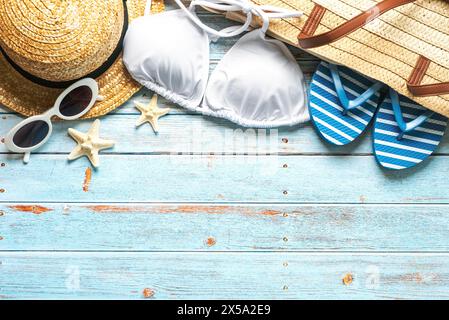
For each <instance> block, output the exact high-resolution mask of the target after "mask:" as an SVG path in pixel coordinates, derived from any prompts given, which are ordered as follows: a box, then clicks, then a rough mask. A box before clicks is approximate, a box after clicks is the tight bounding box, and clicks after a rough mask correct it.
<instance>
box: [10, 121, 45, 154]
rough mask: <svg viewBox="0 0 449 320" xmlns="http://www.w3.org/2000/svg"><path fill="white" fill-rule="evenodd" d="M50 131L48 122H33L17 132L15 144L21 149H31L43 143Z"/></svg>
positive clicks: (14, 139)
mask: <svg viewBox="0 0 449 320" xmlns="http://www.w3.org/2000/svg"><path fill="white" fill-rule="evenodd" d="M49 130H50V127H49V126H48V123H47V122H45V121H42V120H37V121H33V122H30V123H28V124H26V125H24V126H23V127H22V128H20V129H19V130H17V132H16V134H15V135H14V137H13V142H14V144H15V145H16V146H18V147H19V148H31V147H34V146H36V145H38V144H39V143H41V142H42V141H43V140H44V139H45V137H47V135H48V132H49Z"/></svg>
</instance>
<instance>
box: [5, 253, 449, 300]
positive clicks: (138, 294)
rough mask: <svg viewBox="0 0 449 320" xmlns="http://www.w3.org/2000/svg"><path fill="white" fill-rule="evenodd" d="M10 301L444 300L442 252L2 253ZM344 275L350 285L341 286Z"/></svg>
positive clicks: (448, 263) (446, 263)
mask: <svg viewBox="0 0 449 320" xmlns="http://www.w3.org/2000/svg"><path fill="white" fill-rule="evenodd" d="M0 262H1V264H0V283H1V290H0V294H1V295H2V297H3V298H4V299H14V298H19V297H20V298H25V299H26V298H43V299H57V298H77V299H79V298H96V299H114V298H120V299H126V298H129V299H139V298H143V290H144V288H150V289H151V290H152V291H153V292H154V296H153V299H224V298H230V297H232V298H233V299H315V298H324V299H353V298H357V299H424V298H433V299H447V298H448V297H449V293H448V291H447V287H448V285H449V256H448V255H447V254H376V255H367V254H355V253H344V254H313V253H303V254H300V253H276V254H272V253H180V252H163V253H98V252H87V253H80V252H67V253H59V252H43V253H42V252H41V253H27V252H18V253H7V252H6V253H5V252H2V253H0ZM348 274H350V275H351V277H352V280H351V281H350V282H346V284H344V283H343V279H345V277H346V278H347V275H348Z"/></svg>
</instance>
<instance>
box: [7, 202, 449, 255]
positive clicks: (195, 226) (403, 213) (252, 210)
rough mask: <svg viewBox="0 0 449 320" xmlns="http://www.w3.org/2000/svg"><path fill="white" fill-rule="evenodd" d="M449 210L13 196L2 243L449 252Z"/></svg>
mask: <svg viewBox="0 0 449 320" xmlns="http://www.w3.org/2000/svg"><path fill="white" fill-rule="evenodd" d="M447 212H449V206H448V205H428V206H426V207H423V206H422V205H363V206H360V205H288V204H269V205H260V204H256V205H250V204H238V205H233V204H221V205H212V204H194V203H180V204H144V203H142V204H128V203H108V204H98V203H81V204H63V203H37V204H29V203H27V204H17V203H10V204H1V205H0V237H1V238H2V240H1V241H0V250H2V251H17V250H19V251H22V250H25V251H30V250H33V251H39V250H41V251H52V250H58V251H60V250H68V251H79V250H83V251H85V250H89V251H268V250H270V251H272V250H273V251H292V250H300V251H312V250H313V251H359V252H360V251H370V252H372V251H385V250H387V251H395V252H398V251H401V252H416V251H421V252H429V251H430V252H435V251H439V252H447V251H448V250H449V243H448V241H447V236H448V234H449V219H448V217H447ZM429 230H431V232H429Z"/></svg>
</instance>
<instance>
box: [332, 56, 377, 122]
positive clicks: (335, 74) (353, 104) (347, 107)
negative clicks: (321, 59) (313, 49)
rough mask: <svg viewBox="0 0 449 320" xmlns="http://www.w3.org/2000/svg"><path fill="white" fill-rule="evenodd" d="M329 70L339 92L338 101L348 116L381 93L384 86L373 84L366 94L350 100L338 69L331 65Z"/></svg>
mask: <svg viewBox="0 0 449 320" xmlns="http://www.w3.org/2000/svg"><path fill="white" fill-rule="evenodd" d="M329 70H330V71H331V75H332V80H333V81H334V85H335V89H336V91H337V95H338V99H339V100H340V103H341V105H342V107H343V114H344V115H346V114H347V113H348V112H349V111H351V110H353V109H357V108H359V107H360V106H361V105H362V104H364V103H365V102H366V101H368V100H369V99H370V98H371V97H372V96H374V95H375V94H376V93H377V92H379V91H380V90H381V89H382V88H383V87H384V85H383V84H382V83H380V82H377V83H375V84H373V85H372V86H371V87H369V88H368V89H367V90H366V91H365V92H364V93H362V94H361V95H360V96H358V97H357V98H356V99H354V100H349V98H348V95H347V94H346V91H345V88H344V86H343V83H342V81H341V77H340V73H339V71H338V67H337V66H336V65H334V64H329Z"/></svg>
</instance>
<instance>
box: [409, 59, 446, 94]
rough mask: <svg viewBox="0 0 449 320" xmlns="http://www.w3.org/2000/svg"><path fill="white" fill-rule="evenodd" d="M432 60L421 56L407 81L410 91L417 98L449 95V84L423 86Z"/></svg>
mask: <svg viewBox="0 0 449 320" xmlns="http://www.w3.org/2000/svg"><path fill="white" fill-rule="evenodd" d="M430 62H431V61H430V60H429V59H427V58H426V57H423V56H420V57H419V59H418V62H417V63H416V66H415V68H414V69H413V72H412V74H411V76H410V78H409V79H408V81H407V88H408V90H409V91H410V92H411V93H412V94H413V95H414V96H416V97H427V96H440V95H443V94H449V82H442V83H434V84H421V83H422V81H423V79H424V76H425V75H426V73H427V70H428V69H429V66H430Z"/></svg>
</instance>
